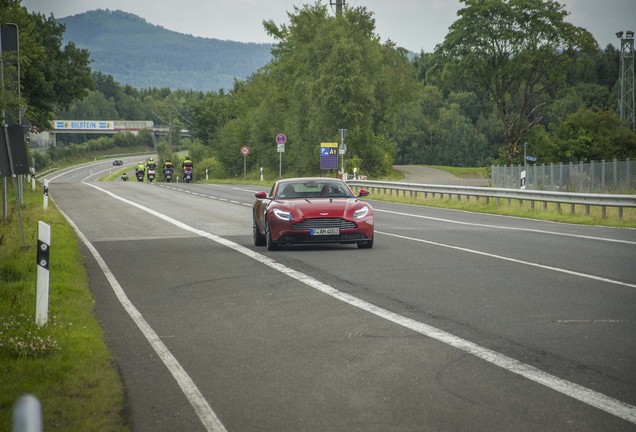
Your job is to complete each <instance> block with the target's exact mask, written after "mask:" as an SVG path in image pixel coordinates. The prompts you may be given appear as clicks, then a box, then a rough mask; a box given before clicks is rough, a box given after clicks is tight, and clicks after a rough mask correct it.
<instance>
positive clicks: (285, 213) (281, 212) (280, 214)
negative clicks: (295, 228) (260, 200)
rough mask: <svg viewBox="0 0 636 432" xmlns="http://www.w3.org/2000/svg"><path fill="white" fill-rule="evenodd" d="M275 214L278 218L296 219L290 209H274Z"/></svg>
mask: <svg viewBox="0 0 636 432" xmlns="http://www.w3.org/2000/svg"><path fill="white" fill-rule="evenodd" d="M274 214H275V215H276V217H277V218H278V219H282V220H294V217H293V216H292V214H291V213H290V212H288V211H284V210H281V209H274Z"/></svg>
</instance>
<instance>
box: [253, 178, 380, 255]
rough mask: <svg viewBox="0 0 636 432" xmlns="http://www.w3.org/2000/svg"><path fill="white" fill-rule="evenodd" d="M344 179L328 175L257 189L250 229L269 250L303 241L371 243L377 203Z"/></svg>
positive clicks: (366, 246) (363, 245)
mask: <svg viewBox="0 0 636 432" xmlns="http://www.w3.org/2000/svg"><path fill="white" fill-rule="evenodd" d="M367 195H369V191H367V190H364V189H362V190H360V193H359V194H358V195H355V194H354V193H353V191H352V190H351V189H350V188H349V186H347V184H346V183H345V182H343V181H342V180H338V179H334V178H324V177H307V178H290V179H284V180H279V181H277V182H276V183H275V184H274V186H273V187H272V190H271V191H270V192H269V194H268V193H267V192H258V193H256V194H255V196H256V202H255V203H254V206H253V228H252V234H253V239H254V244H255V245H256V246H267V250H270V251H271V250H276V249H279V247H280V246H282V245H291V244H299V243H305V244H307V243H352V244H353V243H355V244H357V246H358V247H359V248H361V249H369V248H372V247H373V208H372V207H371V205H369V204H368V203H366V202H364V201H360V199H359V198H360V197H364V196H367Z"/></svg>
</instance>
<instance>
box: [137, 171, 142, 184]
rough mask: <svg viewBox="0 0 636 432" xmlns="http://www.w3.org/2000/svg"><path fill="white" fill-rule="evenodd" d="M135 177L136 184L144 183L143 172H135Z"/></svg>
mask: <svg viewBox="0 0 636 432" xmlns="http://www.w3.org/2000/svg"><path fill="white" fill-rule="evenodd" d="M135 176H136V177H137V181H138V182H142V181H144V172H143V171H137V172H136V173H135Z"/></svg>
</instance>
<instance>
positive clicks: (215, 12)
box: [22, 0, 636, 52]
mask: <svg viewBox="0 0 636 432" xmlns="http://www.w3.org/2000/svg"><path fill="white" fill-rule="evenodd" d="M322 1H324V3H325V4H326V3H328V2H329V1H330V0H322ZM331 1H332V2H333V3H335V0H331ZM560 3H561V4H564V5H565V8H566V10H567V11H568V12H570V15H569V16H568V18H567V20H568V21H569V22H571V23H572V24H574V25H577V26H580V27H583V28H586V29H587V30H588V31H590V32H591V33H592V35H593V36H594V37H595V38H596V41H597V42H598V43H599V45H600V46H601V48H605V47H606V46H607V44H609V43H611V44H613V45H614V46H615V47H618V46H619V41H618V39H617V38H616V35H615V33H616V32H617V31H619V30H636V0H562V1H560ZM303 4H315V0H299V1H297V0H207V1H205V0H203V1H202V0H178V1H174V0H22V5H23V6H25V7H26V8H27V9H28V10H29V11H31V12H36V11H37V12H41V13H43V14H45V15H46V16H48V15H50V14H51V13H52V14H53V15H54V16H55V17H56V18H63V17H66V16H69V15H75V14H78V13H82V12H86V11H89V10H95V9H110V10H117V9H119V10H122V11H125V12H130V13H133V14H135V15H138V16H140V17H142V18H143V19H145V20H146V21H148V22H149V23H151V24H155V25H160V26H162V27H164V28H166V29H168V30H173V31H177V32H179V33H185V34H191V35H194V36H200V37H207V38H215V39H222V40H232V41H239V42H261V43H273V42H274V40H272V39H271V38H269V36H268V35H267V34H266V33H265V31H264V30H263V25H262V22H263V20H270V19H271V20H274V22H275V23H277V24H282V23H288V17H287V12H293V10H294V6H298V7H301V6H302V5H303ZM346 4H347V5H348V6H353V7H357V6H364V7H366V8H367V9H369V10H370V11H372V12H373V13H374V16H375V22H376V33H377V34H378V35H379V36H380V38H381V39H382V41H383V42H384V41H386V40H387V39H391V40H392V41H394V42H395V43H397V45H399V46H401V47H404V48H406V49H408V50H410V51H413V52H419V51H420V50H424V51H426V52H431V51H433V49H434V48H435V45H437V44H438V43H441V42H442V41H443V40H444V37H445V36H446V33H447V31H448V26H449V25H450V24H452V23H453V22H454V21H455V20H456V19H457V15H456V13H457V10H458V9H460V6H461V3H460V2H459V0H346Z"/></svg>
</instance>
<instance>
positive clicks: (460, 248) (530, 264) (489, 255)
mask: <svg viewBox="0 0 636 432" xmlns="http://www.w3.org/2000/svg"><path fill="white" fill-rule="evenodd" d="M375 233H376V234H383V235H387V236H391V237H396V238H401V239H404V240H410V241H415V242H419V243H426V244H430V245H433V246H440V247H445V248H449V249H455V250H458V251H462V252H469V253H473V254H476V255H483V256H486V257H489V258H496V259H500V260H504V261H510V262H514V263H517V264H523V265H527V266H531V267H538V268H542V269H545V270H552V271H555V272H559V273H566V274H569V275H572V276H579V277H582V278H586V279H592V280H596V281H600V282H607V283H610V284H614V285H622V286H626V287H630V288H636V284H631V283H627V282H621V281H617V280H615V279H608V278H604V277H600V276H594V275H591V274H587V273H580V272H576V271H573V270H568V269H563V268H560V267H552V266H548V265H544V264H537V263H533V262H530V261H524V260H520V259H516V258H510V257H505V256H502V255H495V254H491V253H488V252H482V251H478V250H475V249H468V248H465V247H461V246H453V245H449V244H445V243H438V242H434V241H430V240H424V239H418V238H415V237H407V236H403V235H400V234H393V233H388V232H382V231H375Z"/></svg>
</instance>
